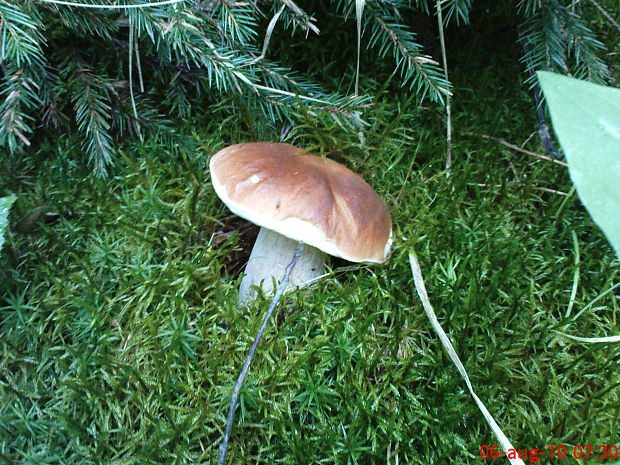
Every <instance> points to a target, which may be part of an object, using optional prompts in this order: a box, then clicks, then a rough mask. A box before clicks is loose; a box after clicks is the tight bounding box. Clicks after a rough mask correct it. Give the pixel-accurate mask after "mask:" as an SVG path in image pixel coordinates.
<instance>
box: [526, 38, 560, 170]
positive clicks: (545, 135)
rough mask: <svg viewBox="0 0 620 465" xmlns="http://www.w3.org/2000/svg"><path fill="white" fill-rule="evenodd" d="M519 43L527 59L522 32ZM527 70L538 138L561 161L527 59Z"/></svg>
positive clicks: (537, 86) (534, 74)
mask: <svg viewBox="0 0 620 465" xmlns="http://www.w3.org/2000/svg"><path fill="white" fill-rule="evenodd" d="M519 43H520V44H521V48H523V53H524V56H525V57H527V56H528V54H529V48H528V46H527V44H526V43H525V41H524V40H523V39H522V38H521V31H519ZM525 68H526V70H527V73H528V74H529V75H530V77H531V78H532V82H533V86H532V94H533V95H534V103H535V104H536V116H537V117H538V136H539V137H540V141H541V142H542V144H543V147H544V148H545V150H546V151H547V153H548V154H549V155H551V156H552V157H553V158H555V159H557V160H560V159H561V158H562V155H560V154H559V153H558V151H557V150H556V149H555V147H554V146H553V141H552V140H551V133H550V131H549V125H548V124H547V122H546V121H545V114H544V112H543V110H542V100H541V98H540V85H539V84H538V79H537V78H536V73H535V70H534V69H532V66H531V65H530V63H529V61H528V60H527V59H526V60H525Z"/></svg>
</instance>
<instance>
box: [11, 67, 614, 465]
mask: <svg viewBox="0 0 620 465" xmlns="http://www.w3.org/2000/svg"><path fill="white" fill-rule="evenodd" d="M499 67H502V68H501V69H503V71H502V73H501V74H500V73H497V72H496V71H494V70H493V67H487V68H475V63H472V64H468V62H467V60H466V59H463V60H462V62H460V63H458V62H457V63H454V70H453V75H452V76H451V77H452V78H453V80H454V82H455V84H456V89H455V100H454V117H453V124H454V127H455V141H454V147H453V157H454V166H453V169H452V171H451V174H450V176H449V177H447V176H446V173H445V170H444V163H445V160H444V157H445V138H444V129H443V123H442V119H441V117H440V115H439V113H438V112H437V111H435V110H434V109H432V108H429V107H427V108H424V107H422V108H420V107H416V106H415V105H414V104H412V103H408V102H407V95H406V92H402V93H396V92H393V91H389V92H388V91H386V92H384V93H381V87H380V86H379V85H375V87H374V88H373V87H372V86H373V85H374V84H373V83H372V82H370V81H364V82H363V85H366V86H368V87H370V88H371V90H372V89H374V90H375V91H376V92H377V98H376V102H377V103H376V105H374V106H373V107H372V108H370V109H369V110H368V112H367V116H366V117H367V119H368V120H369V121H370V123H371V126H370V127H369V128H367V129H366V130H365V132H364V134H363V136H364V137H363V140H362V139H360V137H359V135H358V134H357V133H355V132H345V131H342V130H340V129H338V128H336V127H334V128H323V129H317V128H312V127H310V126H309V125H308V126H304V125H300V126H298V127H296V128H294V129H293V131H292V132H291V133H290V136H289V141H290V142H292V143H295V144H298V145H302V146H305V147H308V148H310V149H312V150H314V151H315V152H317V153H321V154H323V155H328V156H330V157H332V158H334V159H336V160H337V161H340V162H342V163H344V164H346V165H348V166H349V167H351V168H352V169H353V170H355V171H357V172H359V173H360V174H361V175H362V176H364V177H365V178H366V179H367V180H368V182H369V183H370V184H371V185H372V186H373V187H375V188H376V190H377V191H378V192H379V193H380V195H381V196H383V198H385V199H386V202H387V205H388V207H389V209H390V210H391V213H392V215H393V220H394V225H395V232H396V234H397V235H398V236H399V237H400V239H399V240H398V241H397V244H396V249H395V252H394V254H393V256H392V258H391V260H390V261H389V263H387V264H385V265H383V266H373V267H365V266H364V267H359V268H357V269H353V270H350V269H349V270H346V271H339V270H338V269H335V270H334V273H333V274H332V275H331V276H329V277H327V278H325V279H323V280H322V281H321V282H319V283H318V284H317V285H316V286H315V287H314V288H313V289H312V290H311V291H308V292H299V293H295V294H294V295H291V296H290V297H288V298H287V299H286V300H285V301H284V302H283V303H282V305H281V307H280V309H279V310H278V311H277V317H276V318H274V320H273V321H272V323H271V324H270V327H269V329H268V331H267V333H266V335H265V338H264V340H263V342H262V343H261V345H260V347H259V351H258V354H257V357H256V358H255V360H254V363H253V365H252V368H251V371H250V375H249V377H248V379H247V380H246V383H245V387H244V389H243V391H242V395H241V402H240V407H239V410H238V413H237V419H236V423H235V426H234V428H233V435H232V438H231V446H230V451H229V463H231V464H232V463H235V464H240V463H285V464H302V463H339V464H345V463H360V464H361V463H364V464H366V463H391V464H395V463H401V464H447V463H454V464H466V463H471V464H478V463H481V462H483V461H482V459H480V458H479V457H478V451H479V447H480V446H481V445H485V444H486V445H491V444H497V442H496V439H495V438H494V437H493V435H492V433H491V432H490V429H489V428H488V426H487V424H486V423H485V422H484V420H483V418H482V416H481V414H480V412H479V410H478V407H477V406H476V404H475V403H474V401H473V400H472V398H471V397H470V395H469V393H468V392H467V390H466V387H465V384H464V382H463V380H462V378H461V377H460V375H459V374H458V372H457V370H456V369H455V368H454V366H453V365H452V363H451V361H450V360H449V358H448V357H447V355H446V353H445V352H444V350H443V348H442V346H441V344H440V343H439V341H438V339H437V337H436V335H435V334H434V332H433V331H432V328H431V326H430V324H429V322H428V320H427V317H426V316H425V314H424V312H423V310H422V306H421V303H420V300H419V299H418V297H417V295H416V293H415V289H414V286H413V282H412V278H411V273H410V269H409V263H408V260H407V252H408V250H409V248H413V249H414V250H415V251H416V253H417V255H418V257H419V259H420V262H421V265H422V270H423V273H424V276H425V279H426V285H427V288H428V291H429V295H430V299H431V301H432V303H433V305H434V307H435V310H436V312H437V315H438V317H439V319H440V321H441V323H442V324H443V326H444V329H445V330H446V331H447V333H448V335H449V336H450V338H451V340H452V341H453V344H454V346H455V348H456V350H457V352H458V353H459V355H460V356H461V358H462V360H463V362H464V364H465V367H466V369H467V370H468V372H469V376H470V378H471V381H472V383H473V385H474V387H475V389H476V391H477V393H478V395H479V397H480V398H481V399H482V400H483V401H484V402H485V403H486V405H487V407H488V408H489V410H490V411H491V413H492V414H493V415H494V416H495V418H496V419H497V421H498V423H499V424H500V425H501V426H502V427H503V429H504V431H505V433H506V434H507V435H508V437H509V438H510V439H511V441H512V442H513V444H514V445H515V446H517V447H521V448H541V449H544V448H547V446H550V445H562V444H564V445H567V446H569V450H570V448H571V447H572V446H573V445H579V444H592V445H611V444H618V442H619V436H620V435H619V433H618V432H619V431H620V344H584V343H578V342H574V341H571V340H569V339H567V338H565V337H563V336H561V335H559V334H558V333H556V332H554V330H559V331H563V332H566V333H570V334H574V335H580V336H592V337H594V336H603V335H611V334H619V333H620V323H619V321H618V320H619V318H620V309H619V308H618V303H619V302H618V297H617V293H615V294H614V292H611V293H608V294H607V295H605V296H604V297H602V298H601V299H600V300H598V301H597V302H595V304H594V305H591V306H589V307H588V308H586V306H587V305H588V303H589V302H591V301H592V300H593V299H594V298H596V297H597V296H599V295H600V294H601V293H603V292H605V291H607V290H608V289H609V288H610V287H611V286H613V285H614V284H615V283H616V282H617V280H618V271H619V270H620V268H619V266H618V262H617V261H616V260H615V259H614V255H613V253H612V251H611V249H610V247H609V245H608V243H607V242H606V240H605V239H604V237H603V236H602V234H601V232H600V231H599V230H598V228H597V227H596V226H595V225H594V224H593V223H592V221H591V220H590V218H589V216H588V214H587V213H586V212H585V210H584V208H583V207H582V206H581V204H580V202H579V200H578V199H577V198H576V196H575V195H570V196H566V195H564V194H565V193H568V192H569V191H570V190H571V183H570V180H569V178H568V174H567V171H566V169H565V168H563V167H562V166H559V165H557V164H554V163H550V162H547V161H543V160H538V159H536V158H533V157H529V156H527V155H524V154H521V153H518V152H515V151H512V150H510V149H508V148H506V147H504V146H502V145H500V144H498V143H497V142H495V141H491V140H486V139H484V138H482V137H481V136H480V135H481V134H488V135H492V136H495V137H499V138H503V139H505V140H507V141H509V142H511V143H514V144H517V145H521V144H524V147H525V148H527V149H529V150H533V151H539V152H540V151H542V148H541V147H540V142H539V140H538V137H537V136H536V134H534V135H533V136H532V134H533V133H534V131H535V129H536V124H537V121H536V118H535V113H534V109H533V104H532V102H531V98H530V95H529V94H528V92H527V91H526V90H525V89H524V88H523V86H521V80H522V79H523V75H520V74H519V65H518V63H517V61H516V58H515V57H508V58H506V62H504V63H495V69H496V70H497V69H498V68H499ZM506 70H508V71H506ZM506 76H514V77H513V78H507V77H506ZM388 88H390V87H389V86H388ZM218 118H219V116H218V114H217V113H215V114H214V115H213V116H212V117H210V119H209V120H205V122H204V124H201V125H198V124H196V125H195V127H194V129H195V137H196V138H197V140H199V141H200V144H201V150H199V151H197V152H196V153H192V154H187V156H178V155H175V154H171V153H170V152H168V151H166V150H165V149H163V148H162V147H161V146H158V145H157V144H156V143H154V142H149V141H147V142H146V143H145V144H143V145H127V146H125V148H124V149H123V152H122V153H120V154H119V156H118V159H117V163H116V167H115V169H114V170H113V176H112V177H110V178H108V179H105V180H102V179H97V178H95V177H93V176H92V175H91V174H90V172H89V170H88V168H86V167H84V164H83V160H84V159H83V157H82V154H81V152H80V150H79V146H78V145H74V146H71V147H69V146H68V145H67V144H64V143H63V144H59V145H58V146H52V145H50V146H48V147H49V151H47V150H46V151H41V153H38V154H27V155H24V156H23V157H22V158H19V159H16V158H7V157H2V159H1V160H0V164H1V168H0V169H1V172H2V174H1V181H0V195H6V194H10V193H14V194H16V195H18V197H19V199H18V201H17V203H16V204H15V206H14V209H13V210H14V211H13V212H12V215H11V223H12V224H13V225H14V224H15V222H16V220H17V219H19V217H20V216H21V215H23V214H25V213H26V212H28V211H30V210H31V209H32V208H34V207H37V206H41V205H50V206H52V207H53V209H54V211H57V212H60V214H61V217H60V219H59V220H58V221H57V222H56V223H53V224H49V225H46V226H39V227H35V228H34V230H32V231H31V232H29V233H20V232H17V231H13V232H11V233H10V234H9V237H8V239H7V243H6V244H5V248H4V250H3V252H2V254H1V256H0V286H1V287H2V293H1V294H0V295H1V296H2V297H1V298H0V351H1V352H0V399H1V401H0V462H6V463H9V464H13V463H15V464H80V465H82V464H198V463H201V464H202V463H205V464H206V463H214V461H215V457H216V455H217V447H218V445H219V443H220V441H221V438H222V432H223V429H224V422H225V415H226V412H227V406H228V402H229V400H230V392H231V389H232V386H233V384H234V381H235V379H236V377H237V375H238V373H239V370H240V367H241V365H242V363H243V360H244V358H245V355H246V353H247V351H248V349H249V346H250V344H251V342H252V339H253V336H254V334H255V333H256V331H257V328H258V325H259V324H260V320H261V318H262V315H263V312H264V310H265V308H266V306H267V304H268V301H267V300H265V299H263V300H260V301H259V302H258V303H257V304H256V306H255V307H254V308H251V309H250V310H246V311H239V310H238V309H237V307H236V288H237V286H238V281H239V272H240V271H241V268H242V266H243V260H244V257H245V255H246V254H247V252H248V247H249V243H248V240H247V239H248V237H249V236H251V234H252V230H251V228H249V227H247V226H246V225H245V223H244V222H241V221H238V220H235V219H234V217H233V215H232V214H231V213H230V212H229V211H228V210H227V209H226V208H225V207H224V206H223V205H222V203H221V202H220V201H219V200H218V198H217V197H216V196H215V194H214V192H213V189H212V187H211V183H210V178H209V175H208V169H207V167H208V159H209V156H210V155H211V154H213V153H214V152H215V151H216V150H217V149H219V148H221V147H223V146H224V145H227V144H229V143H236V142H242V141H248V140H252V139H255V138H256V137H257V136H256V134H255V133H253V132H252V131H251V130H250V129H243V128H244V126H243V125H241V126H239V125H236V123H235V121H237V120H229V121H224V122H222V121H221V119H218ZM530 136H532V137H530ZM67 147H69V148H67ZM545 189H549V190H545ZM553 191H558V192H553ZM573 294H574V299H573V300H571V295H573ZM583 309H585V311H582V310H583ZM561 462H562V463H566V464H570V463H576V461H575V460H573V459H566V460H562V461H561ZM541 463H552V462H551V461H549V459H548V458H544V457H543V458H542V459H541ZM553 463H555V462H553ZM580 463H582V462H580ZM585 463H588V462H585ZM589 463H609V462H608V461H605V460H590V461H589Z"/></svg>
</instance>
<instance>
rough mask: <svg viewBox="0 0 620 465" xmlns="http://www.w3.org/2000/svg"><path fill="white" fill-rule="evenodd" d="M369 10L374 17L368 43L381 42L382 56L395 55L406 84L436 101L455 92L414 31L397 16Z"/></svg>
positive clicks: (421, 97)
mask: <svg viewBox="0 0 620 465" xmlns="http://www.w3.org/2000/svg"><path fill="white" fill-rule="evenodd" d="M370 11H371V10H370V9H369V14H368V15H367V16H366V17H367V18H371V20H372V23H371V28H372V35H371V38H370V41H369V43H368V46H369V47H373V46H379V55H380V56H381V57H385V56H386V55H387V54H388V53H391V54H392V55H393V57H394V60H395V62H396V69H397V70H398V71H399V72H400V75H401V80H402V83H403V85H407V84H409V87H410V88H415V90H416V92H417V93H418V94H419V95H420V99H423V98H424V97H425V96H427V95H428V97H429V98H430V99H431V100H432V101H434V102H442V101H443V98H444V96H448V95H452V93H451V91H450V83H449V82H448V81H447V80H446V79H445V77H444V75H443V71H442V69H441V67H440V66H439V63H437V62H436V61H435V60H433V59H432V58H431V57H430V56H428V55H425V54H423V53H422V46H421V45H420V44H418V43H417V42H416V41H415V34H414V33H413V32H411V31H409V30H408V29H407V28H406V27H405V26H404V25H402V24H399V23H397V22H395V21H394V18H390V17H385V16H383V17H382V16H378V15H373V14H371V13H370ZM386 39H388V40H386Z"/></svg>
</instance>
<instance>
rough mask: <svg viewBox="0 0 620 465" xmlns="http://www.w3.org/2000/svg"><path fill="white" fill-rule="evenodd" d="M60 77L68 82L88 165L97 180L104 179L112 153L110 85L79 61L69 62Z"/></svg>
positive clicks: (77, 58)
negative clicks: (90, 165)
mask: <svg viewBox="0 0 620 465" xmlns="http://www.w3.org/2000/svg"><path fill="white" fill-rule="evenodd" d="M62 73H63V75H64V76H63V77H65V78H67V79H70V81H71V86H72V95H71V100H72V101H73V106H74V110H75V116H76V121H77V126H78V129H79V131H80V132H81V133H82V134H83V135H84V144H83V145H84V149H85V150H86V153H87V154H88V157H89V161H90V163H91V164H92V165H93V168H94V171H95V173H96V174H97V175H98V176H105V175H106V174H107V168H108V166H109V165H111V164H112V155H113V152H114V148H113V144H112V135H111V133H110V127H111V119H112V118H111V104H110V89H111V84H110V82H109V80H108V79H106V78H105V77H102V76H98V75H96V74H94V73H93V71H92V69H91V68H90V67H89V66H88V65H86V64H85V63H84V62H83V61H82V60H81V59H80V58H79V57H75V59H74V60H69V61H68V64H67V66H66V67H65V68H64V69H63V70H62Z"/></svg>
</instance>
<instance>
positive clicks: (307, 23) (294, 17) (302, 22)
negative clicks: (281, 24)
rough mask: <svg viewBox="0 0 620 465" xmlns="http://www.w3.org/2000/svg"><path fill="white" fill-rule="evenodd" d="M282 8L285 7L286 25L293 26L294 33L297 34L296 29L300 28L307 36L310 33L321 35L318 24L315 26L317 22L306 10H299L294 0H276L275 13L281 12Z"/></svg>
mask: <svg viewBox="0 0 620 465" xmlns="http://www.w3.org/2000/svg"><path fill="white" fill-rule="evenodd" d="M280 5H281V6H280ZM281 7H284V11H283V13H284V20H285V24H286V25H287V27H291V26H292V29H293V32H295V29H296V28H298V27H299V28H300V29H301V30H302V31H304V32H305V33H306V34H308V33H309V32H310V31H312V32H314V33H315V34H318V33H319V28H318V27H317V26H316V24H314V22H315V21H316V20H315V19H314V18H313V17H312V16H310V15H309V14H308V13H306V12H305V11H304V10H302V9H301V8H299V6H297V4H296V3H295V2H293V1H292V0H276V1H275V2H274V5H273V8H274V11H273V12H274V13H275V11H276V10H279V8H281Z"/></svg>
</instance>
